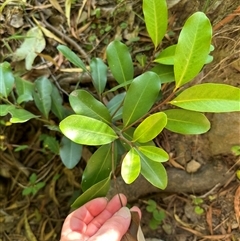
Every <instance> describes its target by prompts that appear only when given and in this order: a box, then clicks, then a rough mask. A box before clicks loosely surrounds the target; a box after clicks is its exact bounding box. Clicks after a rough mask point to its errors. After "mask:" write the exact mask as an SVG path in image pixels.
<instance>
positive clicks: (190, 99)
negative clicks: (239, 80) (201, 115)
mask: <svg viewBox="0 0 240 241" xmlns="http://www.w3.org/2000/svg"><path fill="white" fill-rule="evenodd" d="M239 96H240V88H237V87H234V86H231V85H225V84H213V83H206V84H200V85H194V86H192V87H190V88H188V89H186V90H184V91H183V92H182V93H180V94H179V95H178V96H177V97H176V98H175V99H173V100H172V101H170V104H172V105H175V106H178V107H181V108H183V109H186V110H193V111H200V112H216V113H221V112H232V111H240V99H239Z"/></svg>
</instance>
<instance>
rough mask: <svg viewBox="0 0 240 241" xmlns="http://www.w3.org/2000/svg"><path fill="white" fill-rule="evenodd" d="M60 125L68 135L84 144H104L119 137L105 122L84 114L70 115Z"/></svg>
mask: <svg viewBox="0 0 240 241" xmlns="http://www.w3.org/2000/svg"><path fill="white" fill-rule="evenodd" d="M59 127H60V130H61V131H62V133H63V134H64V135H65V136H66V137H68V138H69V139H70V140H72V141H74V142H76V143H78V144H82V145H104V144H108V143H110V142H112V141H114V140H116V139H117V138H118V136H117V135H116V133H115V132H114V130H113V129H112V128H111V127H110V126H108V125H107V124H105V123H104V122H101V121H98V120H96V119H93V118H90V117H87V116H83V115H70V116H68V117H67V118H65V119H64V120H62V121H61V122H60V124H59Z"/></svg>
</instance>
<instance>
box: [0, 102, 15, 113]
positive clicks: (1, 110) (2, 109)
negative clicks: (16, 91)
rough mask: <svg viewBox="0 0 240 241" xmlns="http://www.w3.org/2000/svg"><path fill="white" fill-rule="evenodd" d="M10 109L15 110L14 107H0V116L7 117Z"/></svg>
mask: <svg viewBox="0 0 240 241" xmlns="http://www.w3.org/2000/svg"><path fill="white" fill-rule="evenodd" d="M11 109H15V107H14V106H12V105H5V104H3V105H0V116H5V115H7V114H8V113H9V110H11Z"/></svg>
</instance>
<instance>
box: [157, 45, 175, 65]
mask: <svg viewBox="0 0 240 241" xmlns="http://www.w3.org/2000/svg"><path fill="white" fill-rule="evenodd" d="M176 46H177V45H176V44H174V45H171V46H169V47H167V48H165V49H164V50H163V51H162V52H161V53H160V54H159V55H158V56H157V58H156V59H155V60H154V62H157V63H159V64H166V65H173V64H174V56H175V50H176Z"/></svg>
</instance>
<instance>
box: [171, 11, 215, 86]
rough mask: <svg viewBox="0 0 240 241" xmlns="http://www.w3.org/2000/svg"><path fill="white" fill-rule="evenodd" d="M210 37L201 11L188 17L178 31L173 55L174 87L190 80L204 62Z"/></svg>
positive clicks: (210, 32)
mask: <svg viewBox="0 0 240 241" xmlns="http://www.w3.org/2000/svg"><path fill="white" fill-rule="evenodd" d="M211 38H212V27H211V23H210V21H209V19H208V18H207V17H206V15H205V14H204V13H202V12H197V13H194V14H193V15H192V16H191V17H189V18H188V20H187V21H186V23H185V24H184V26H183V29H182V31H181V32H180V35H179V39H178V44H177V47H176V51H175V57H174V74H175V80H176V89H177V88H179V87H180V86H182V85H184V84H186V83H187V82H189V81H190V80H192V79H193V78H194V77H195V76H196V75H197V74H198V73H199V72H200V70H201V69H202V67H203V65H204V64H205V62H206V59H207V56H208V53H209V49H210V44H211Z"/></svg>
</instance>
